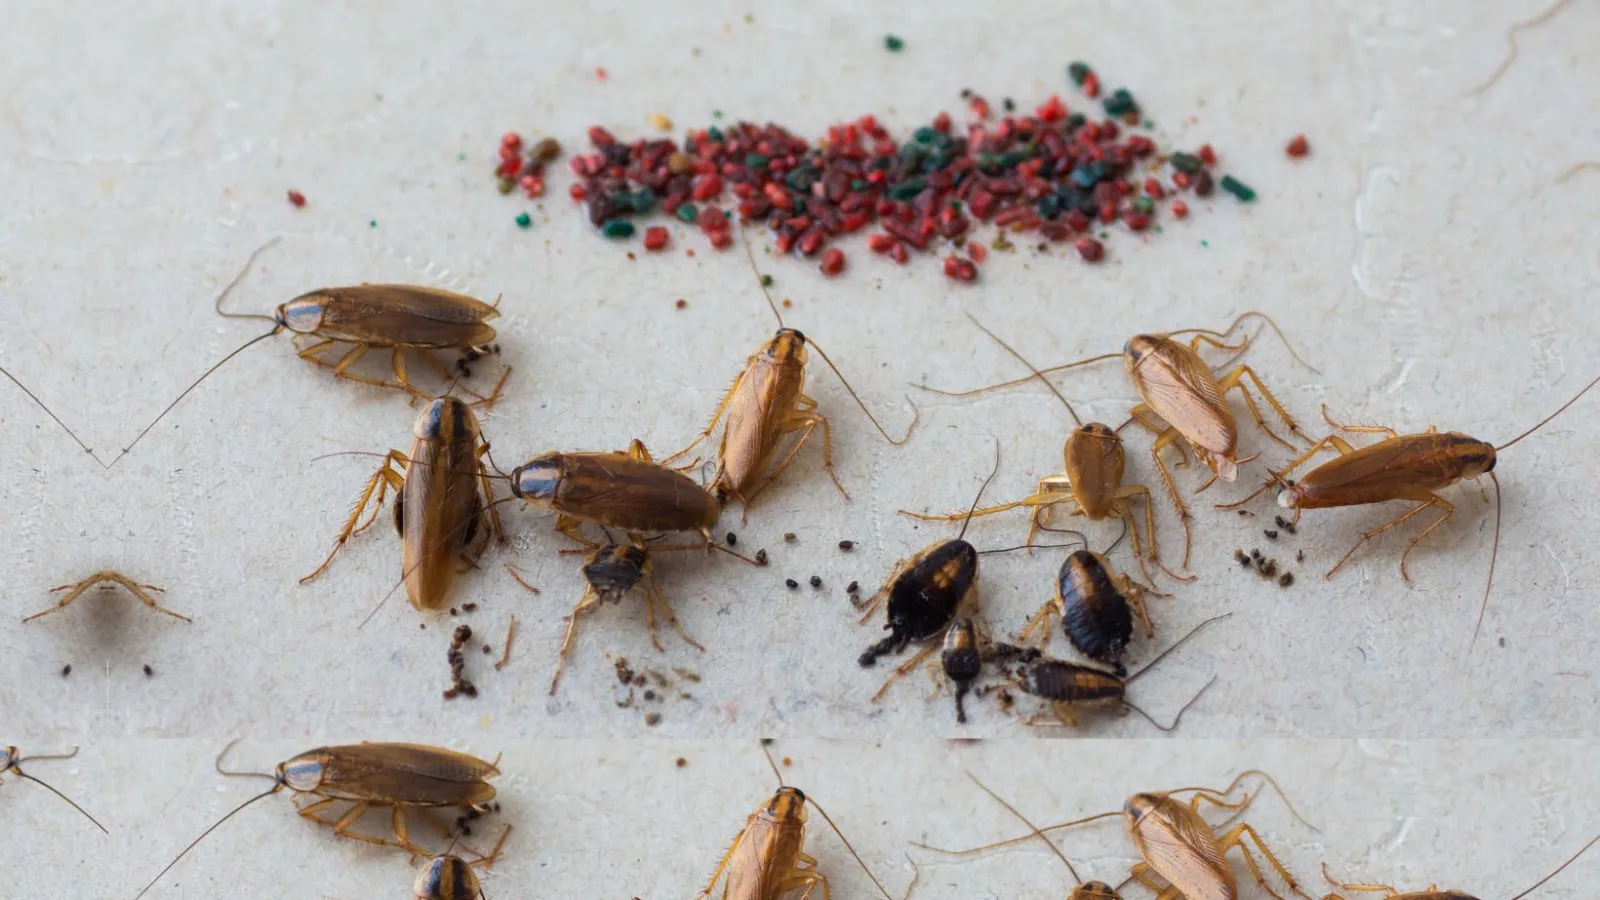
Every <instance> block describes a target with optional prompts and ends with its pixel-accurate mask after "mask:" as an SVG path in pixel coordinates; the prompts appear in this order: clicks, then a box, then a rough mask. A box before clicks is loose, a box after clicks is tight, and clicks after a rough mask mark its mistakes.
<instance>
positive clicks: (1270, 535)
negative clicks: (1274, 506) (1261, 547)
mask: <svg viewBox="0 0 1600 900" xmlns="http://www.w3.org/2000/svg"><path fill="white" fill-rule="evenodd" d="M1261 533H1262V534H1264V535H1266V536H1267V540H1269V541H1275V540H1277V539H1278V533H1277V532H1276V531H1273V530H1272V529H1271V528H1263V529H1261Z"/></svg>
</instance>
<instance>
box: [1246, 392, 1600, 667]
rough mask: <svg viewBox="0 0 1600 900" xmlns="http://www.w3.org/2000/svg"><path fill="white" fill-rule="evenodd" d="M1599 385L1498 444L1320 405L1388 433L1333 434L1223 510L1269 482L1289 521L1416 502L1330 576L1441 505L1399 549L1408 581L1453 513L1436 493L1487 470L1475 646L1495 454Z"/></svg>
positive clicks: (1489, 584)
mask: <svg viewBox="0 0 1600 900" xmlns="http://www.w3.org/2000/svg"><path fill="white" fill-rule="evenodd" d="M1596 384H1600V377H1596V378H1595V380H1593V381H1591V382H1589V383H1588V384H1586V385H1584V387H1583V389H1582V390H1580V391H1578V393H1577V394H1575V395H1573V397H1572V399H1571V400H1568V401H1567V402H1566V403H1563V404H1562V405H1561V408H1560V409H1558V410H1556V411H1555V412H1553V413H1551V414H1550V415H1548V416H1545V417H1544V418H1543V419H1541V420H1540V421H1539V423H1538V424H1537V425H1534V426H1533V427H1532V428H1529V429H1528V430H1527V431H1524V432H1522V433H1521V434H1519V435H1517V436H1516V437H1514V438H1512V439H1511V440H1509V441H1506V442H1505V443H1504V444H1500V445H1499V446H1495V445H1494V444H1490V443H1488V442H1487V441H1480V440H1478V439H1477V438H1474V437H1470V436H1468V435H1465V434H1462V433H1461V432H1459V431H1452V432H1448V433H1443V434H1441V433H1440V432H1439V430H1438V429H1437V428H1434V427H1429V428H1428V430H1427V431H1425V432H1422V433H1421V434H1400V433H1398V432H1396V431H1395V430H1394V429H1393V428H1384V427H1380V426H1373V425H1340V424H1339V423H1337V422H1335V421H1333V419H1332V418H1331V417H1330V416H1329V415H1328V409H1327V407H1326V406H1324V407H1323V408H1322V417H1323V419H1324V420H1326V421H1327V423H1328V424H1329V425H1330V426H1331V427H1333V428H1335V429H1337V430H1339V431H1348V432H1352V433H1357V434H1382V435H1385V436H1386V437H1385V438H1384V440H1381V441H1379V442H1377V443H1376V444H1372V445H1370V446H1367V447H1362V448H1361V449H1359V450H1357V449H1355V448H1354V447H1351V446H1350V444H1349V443H1347V442H1346V441H1345V440H1344V439H1343V438H1341V437H1339V436H1338V435H1337V434H1330V435H1328V436H1327V437H1325V438H1323V439H1322V440H1320V441H1318V442H1317V443H1315V444H1313V445H1312V446H1311V449H1309V450H1307V451H1306V452H1305V453H1302V454H1300V456H1298V457H1296V458H1295V459H1294V460H1293V461H1292V462H1290V463H1289V465H1288V466H1287V467H1285V468H1284V469H1283V470H1282V471H1281V472H1277V473H1274V474H1273V475H1272V480H1271V481H1269V482H1268V483H1267V484H1265V485H1263V486H1262V487H1261V488H1258V489H1257V490H1256V491H1255V492H1254V493H1252V494H1250V495H1249V496H1247V497H1245V498H1244V499H1243V500H1239V501H1237V502H1235V503H1228V504H1223V506H1224V507H1227V508H1231V507H1236V506H1239V505H1240V504H1243V503H1246V502H1248V501H1249V500H1251V499H1252V498H1254V497H1256V496H1257V495H1259V494H1261V493H1262V492H1263V491H1265V490H1267V489H1268V488H1270V487H1272V486H1274V485H1281V486H1282V488H1283V489H1282V490H1281V491H1279V492H1278V505H1279V506H1281V507H1283V508H1285V509H1292V510H1294V518H1293V520H1292V521H1293V522H1294V523H1297V524H1298V523H1299V521H1300V512H1301V510H1306V509H1331V508H1335V507H1341V506H1365V505H1367V504H1371V503H1384V502H1387V501H1390V500H1408V501H1411V502H1413V503H1416V504H1417V505H1416V506H1413V507H1412V508H1411V509H1408V510H1406V511H1405V512H1403V513H1401V514H1400V515H1399V516H1397V517H1395V518H1394V519H1391V520H1390V521H1389V522H1388V523H1386V524H1384V525H1382V526H1380V527H1378V528H1374V529H1373V530H1371V531H1365V532H1362V534H1361V537H1360V539H1359V540H1357V541H1356V542H1355V544H1354V545H1352V546H1351V547H1350V549H1349V550H1348V551H1347V552H1346V553H1345V555H1344V556H1342V557H1340V558H1339V561H1338V562H1337V563H1335V564H1334V566H1333V568H1331V569H1329V570H1328V571H1327V573H1326V575H1324V576H1323V577H1325V578H1331V577H1333V574H1334V573H1335V572H1337V571H1339V569H1340V568H1341V567H1343V566H1344V564H1345V563H1346V562H1348V561H1349V559H1350V557H1351V556H1353V555H1354V554H1355V552H1356V551H1357V550H1359V549H1360V548H1361V545H1362V544H1365V543H1366V542H1367V541H1369V540H1372V539H1373V538H1375V537H1377V536H1378V535H1380V534H1382V533H1384V532H1385V531H1388V530H1389V529H1391V528H1393V527H1395V526H1396V525H1399V524H1401V523H1402V522H1405V521H1406V520H1407V519H1410V518H1411V517H1412V516H1415V515H1417V514H1418V513H1420V512H1422V511H1423V510H1426V509H1430V508H1437V509H1439V510H1440V515H1439V517H1438V518H1437V519H1434V520H1433V521H1432V522H1430V523H1429V524H1428V527H1426V528H1424V529H1422V530H1421V531H1420V532H1418V533H1417V535H1416V537H1413V538H1412V539H1411V541H1410V542H1409V543H1407V544H1406V549H1405V550H1404V551H1403V552H1402V553H1401V554H1400V577H1402V578H1404V579H1405V580H1406V581H1407V582H1408V583H1409V582H1410V581H1411V575H1410V574H1409V573H1408V572H1407V571H1406V558H1407V557H1408V556H1410V555H1411V551H1412V550H1413V549H1415V548H1416V546H1417V543H1418V542H1420V541H1421V540H1422V539H1423V538H1425V537H1427V536H1428V535H1429V533H1431V532H1432V531H1433V530H1434V529H1436V528H1438V527H1439V526H1440V525H1443V524H1444V522H1445V520H1446V519H1448V518H1450V516H1452V515H1453V514H1454V513H1455V511H1456V508H1455V506H1453V505H1451V504H1450V502H1449V501H1447V500H1445V499H1444V498H1443V497H1441V496H1439V495H1438V493H1436V492H1437V491H1440V490H1443V489H1444V488H1447V487H1449V486H1451V485H1453V484H1456V483H1457V482H1461V481H1466V480H1467V479H1470V478H1478V477H1480V476H1483V475H1488V476H1489V480H1490V481H1491V482H1493V483H1494V496H1495V505H1494V548H1493V549H1492V550H1491V551H1490V553H1489V575H1488V578H1487V580H1486V582H1485V584H1484V586H1483V603H1482V605H1481V606H1480V607H1479V609H1478V621H1477V624H1476V625H1474V626H1473V629H1472V640H1471V641H1470V642H1469V643H1468V649H1471V647H1472V645H1474V644H1476V643H1477V640H1478V632H1479V631H1481V630H1482V628H1483V616H1484V613H1485V612H1487V611H1488V609H1489V591H1490V589H1491V588H1493V587H1494V564H1495V561H1496V559H1497V558H1498V557H1499V555H1500V479H1498V478H1496V477H1495V474H1494V467H1495V463H1496V461H1497V460H1498V455H1499V453H1500V451H1502V450H1504V449H1506V448H1507V447H1510V446H1512V445H1513V444H1515V443H1517V442H1518V441H1520V440H1522V439H1523V438H1525V437H1527V436H1528V435H1531V434H1533V433H1534V432H1535V431H1538V430H1539V429H1540V428H1543V427H1544V426H1545V425H1546V424H1547V423H1549V422H1550V420H1551V419H1554V418H1555V417H1556V416H1559V415H1561V414H1562V413H1564V412H1566V411H1567V408H1568V407H1570V406H1571V405H1572V404H1574V403H1577V402H1578V400H1579V398H1581V397H1582V396H1583V395H1584V394H1586V393H1588V392H1589V389H1590V388H1593V387H1594V386H1595V385H1596ZM1325 447H1332V448H1333V449H1334V450H1337V451H1338V452H1339V455H1338V456H1336V457H1334V458H1333V459H1330V460H1328V461H1327V462H1325V463H1323V464H1322V465H1320V466H1317V467H1316V468H1315V469H1312V470H1311V471H1310V472H1307V473H1306V474H1305V475H1304V476H1302V477H1301V478H1300V479H1299V480H1297V481H1291V480H1289V475H1290V473H1291V472H1293V471H1294V470H1295V469H1296V468H1298V467H1300V466H1301V465H1304V464H1305V463H1306V462H1307V461H1308V460H1310V459H1311V457H1312V456H1314V455H1315V454H1316V453H1317V452H1318V451H1320V450H1322V449H1323V448H1325Z"/></svg>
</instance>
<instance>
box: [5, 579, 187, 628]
mask: <svg viewBox="0 0 1600 900" xmlns="http://www.w3.org/2000/svg"><path fill="white" fill-rule="evenodd" d="M117 585H121V586H122V588H123V589H124V590H126V591H127V592H128V593H130V594H132V595H133V596H135V597H137V598H138V599H139V602H140V603H143V604H144V605H145V606H148V607H150V608H151V609H152V610H155V611H156V612H158V613H161V614H163V615H168V616H171V617H173V618H174V619H181V620H183V621H185V622H190V623H192V622H193V621H194V620H193V619H191V618H189V617H188V616H185V615H182V614H179V613H175V612H173V611H172V610H170V609H167V608H166V607H165V606H162V605H161V604H159V603H157V602H156V598H154V597H152V596H150V595H151V594H161V593H165V591H164V590H163V589H161V588H159V587H156V586H155V585H153V584H140V583H138V582H137V581H134V580H133V579H131V578H129V577H127V576H126V575H122V574H120V573H117V572H112V571H110V570H104V571H100V572H96V573H94V574H93V575H90V576H89V577H88V578H85V579H83V580H82V581H80V582H77V583H76V584H63V585H61V586H59V587H53V588H51V589H50V593H52V594H57V593H60V592H62V591H66V592H67V595H66V596H65V597H62V598H61V599H60V600H57V601H56V602H55V604H54V605H53V606H47V607H45V608H44V609H42V610H40V611H38V612H36V613H34V614H33V615H31V616H27V617H25V618H24V619H23V620H22V621H23V622H24V623H28V622H32V621H33V620H34V619H37V618H39V617H41V616H48V615H50V614H51V613H53V612H60V611H61V610H63V609H66V608H67V607H68V606H69V605H71V603H72V601H74V600H76V599H78V598H79V597H82V596H83V595H84V594H85V593H87V592H88V590H89V589H90V588H92V587H97V586H104V587H106V588H110V587H114V586H117Z"/></svg>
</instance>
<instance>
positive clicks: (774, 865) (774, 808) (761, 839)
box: [695, 744, 909, 900]
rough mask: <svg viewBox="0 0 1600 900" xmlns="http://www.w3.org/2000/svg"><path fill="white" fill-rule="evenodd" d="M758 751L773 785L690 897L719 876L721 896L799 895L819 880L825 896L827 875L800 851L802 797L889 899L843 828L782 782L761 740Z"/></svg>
mask: <svg viewBox="0 0 1600 900" xmlns="http://www.w3.org/2000/svg"><path fill="white" fill-rule="evenodd" d="M762 752H763V753H765V754H766V756H767V762H768V764H770V765H771V766H772V773H773V774H774V775H776V776H778V790H777V792H776V793H774V794H773V795H772V796H771V798H769V799H768V800H767V801H766V802H764V803H762V804H761V805H760V806H758V807H756V809H755V812H752V813H751V814H750V817H749V818H748V819H746V820H745V826H744V829H743V830H741V831H740V832H739V834H738V835H736V836H735V837H734V839H733V845H732V846H730V847H729V848H728V852H727V853H726V854H724V855H723V857H722V861H721V862H719V863H717V868H716V871H714V872H712V873H711V880H710V881H708V882H707V883H706V886H705V889H704V890H702V891H701V892H700V893H699V894H696V895H695V900H701V898H705V897H710V896H711V892H712V891H713V890H714V889H716V886H717V882H718V881H722V882H723V885H722V900H779V898H780V897H783V896H784V895H786V894H788V893H789V892H790V891H796V890H801V891H803V893H801V894H800V897H801V898H802V900H804V898H809V897H810V896H811V894H812V892H813V891H815V890H816V889H817V888H818V887H819V886H820V887H821V888H822V898H823V900H829V898H830V897H831V896H832V893H831V891H830V889H829V887H828V878H827V876H825V875H823V874H822V873H821V872H820V871H818V869H817V861H816V859H815V858H813V857H811V856H810V855H808V854H807V853H806V852H805V842H806V804H807V803H809V804H811V806H812V807H813V808H815V809H816V811H817V812H819V813H821V814H822V818H823V819H824V820H825V821H826V822H827V823H828V827H829V828H832V829H833V833H834V834H836V835H838V836H839V840H841V841H844V845H845V849H847V850H849V851H850V855H851V856H853V857H855V860H856V862H857V863H859V864H860V866H861V870H862V871H863V872H866V873H867V877H868V878H870V879H872V883H873V884H874V885H876V886H877V888H878V891H879V892H880V893H881V894H883V896H884V897H885V898H886V900H892V898H890V897H889V892H888V891H887V890H885V889H884V887H883V884H882V883H880V882H879V881H878V877H877V876H876V875H874V874H872V870H871V869H868V868H867V864H866V863H865V862H864V861H863V860H862V859H861V856H860V855H859V854H857V853H856V850H855V848H854V847H852V846H850V841H849V840H847V839H846V838H845V836H844V832H842V831H840V830H839V826H838V825H835V824H834V823H833V817H831V816H829V815H828V813H827V811H826V810H824V809H823V808H822V807H821V806H818V805H817V801H815V800H813V799H811V798H809V797H807V796H806V795H805V793H804V792H803V791H801V790H800V789H799V788H795V787H788V786H786V785H784V783H783V775H782V773H780V772H779V771H778V764H777V763H775V762H773V760H772V753H771V752H770V751H769V750H767V749H766V746H765V744H763V746H762ZM724 875H726V878H724ZM908 893H909V892H908Z"/></svg>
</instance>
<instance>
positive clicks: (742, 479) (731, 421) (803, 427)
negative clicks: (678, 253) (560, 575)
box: [664, 241, 921, 521]
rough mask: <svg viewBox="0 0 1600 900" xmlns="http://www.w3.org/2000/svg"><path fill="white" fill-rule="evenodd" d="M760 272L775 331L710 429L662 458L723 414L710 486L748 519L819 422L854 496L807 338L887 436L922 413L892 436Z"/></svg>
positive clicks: (826, 452)
mask: <svg viewBox="0 0 1600 900" xmlns="http://www.w3.org/2000/svg"><path fill="white" fill-rule="evenodd" d="M745 255H746V256H747V257H748V258H749V260H750V267H751V269H756V262H755V256H754V255H753V254H752V252H751V250H750V244H749V242H748V241H746V242H745ZM756 275H757V283H758V284H760V285H761V292H762V294H763V295H765V296H766V298H767V305H768V306H770V307H771V308H772V314H773V315H774V316H776V317H777V319H778V332H777V334H775V335H773V337H772V339H771V340H769V341H767V342H766V343H765V344H763V345H762V346H761V348H760V349H759V350H757V351H756V352H755V353H753V354H751V355H750V357H749V359H747V360H745V367H744V370H743V371H741V372H740V373H739V376H738V377H737V378H735V379H734V380H733V386H732V387H730V388H728V391H727V393H726V394H724V395H723V397H722V402H721V403H719V404H718V405H717V410H716V412H714V413H712V415H711V421H710V422H708V423H707V424H706V427H705V430H704V431H702V432H700V434H699V435H697V436H696V437H695V439H694V440H692V441H690V442H689V446H687V447H684V448H683V449H682V450H679V451H678V452H677V453H674V454H672V455H671V456H669V457H667V458H666V460H664V462H669V463H670V462H672V461H673V460H675V459H678V458H680V457H682V456H684V455H686V454H687V453H688V452H689V451H690V450H693V449H694V448H695V447H696V446H697V445H699V444H700V442H701V441H704V440H705V439H706V438H708V437H710V436H711V433H712V432H713V431H714V430H716V427H717V422H719V421H723V420H725V422H724V425H723V429H722V441H721V443H720V444H719V445H718V447H717V468H716V473H715V474H714V475H713V476H712V479H711V489H712V490H713V491H714V492H715V493H716V495H717V499H718V500H721V501H722V502H724V503H725V502H727V500H728V498H730V497H732V498H734V499H737V500H738V501H739V502H740V503H741V504H743V506H744V510H743V511H742V515H743V517H744V519H745V520H746V521H748V520H749V507H750V502H751V501H752V500H754V499H755V497H756V495H757V494H759V493H760V492H761V491H762V490H763V489H764V488H766V487H767V486H768V485H770V484H771V483H772V482H773V481H775V480H777V478H778V476H779V475H781V474H783V470H784V469H787V468H788V467H789V464H790V463H791V462H793V461H794V458H795V455H796V454H798V453H799V452H800V448H801V447H803V446H805V444H806V442H807V441H808V440H810V438H811V435H812V433H813V432H815V431H816V430H817V429H818V428H821V429H822V467H823V468H824V469H825V470H827V473H828V477H829V478H831V479H833V486H834V487H836V488H838V489H839V493H841V494H843V495H844V497H845V499H847V500H848V499H849V498H850V492H849V491H846V490H845V489H844V485H842V484H840V483H839V476H838V475H837V474H835V473H834V470H833V435H832V431H831V430H830V428H829V425H828V420H827V418H826V417H824V416H823V415H822V413H820V412H818V411H817V401H815V400H813V399H811V398H810V397H809V396H807V395H806V393H805V385H806V347H807V345H808V344H809V345H810V346H811V347H812V348H815V349H816V351H817V355H819V356H821V357H822V361H823V362H825V363H827V364H828V368H830V369H832V370H833V374H835V375H837V376H838V377H839V382H840V383H841V384H843V385H844V387H845V390H846V391H849V393H850V396H851V398H852V399H854V400H855V402H856V405H857V406H859V407H861V411H862V412H863V413H866V416H867V418H868V419H869V420H870V421H871V422H872V425H873V427H875V428H877V429H878V433H879V434H881V435H883V439H884V440H886V441H888V442H889V443H891V444H893V445H895V446H899V445H901V444H904V443H905V442H906V441H908V440H910V439H911V433H912V431H914V430H915V429H916V427H917V421H918V419H920V417H921V414H920V412H918V413H917V415H916V417H915V418H913V419H912V420H911V425H910V426H909V427H908V428H907V429H906V433H905V435H904V436H903V437H901V438H900V439H899V440H895V439H894V438H892V437H890V436H889V433H888V432H887V431H885V430H884V429H883V426H882V425H881V424H879V422H878V419H877V417H876V416H874V415H873V414H872V411H871V410H869V409H867V405H866V404H865V403H863V402H862V400H861V397H860V396H859V395H857V394H856V391H855V388H853V387H851V386H850V382H848V381H846V380H845V377H844V375H843V374H841V373H840V372H839V368H838V367H837V366H835V365H834V364H833V360H831V359H829V358H828V354H827V353H825V352H823V349H822V348H821V347H820V346H818V345H817V344H816V342H815V341H808V340H807V338H806V336H805V335H804V334H801V333H800V332H799V331H797V330H795V329H793V328H788V327H785V326H784V324H783V314H782V313H780V312H778V305H777V304H776V303H774V302H773V300H772V294H771V293H770V292H768V291H767V288H766V284H765V283H763V282H762V281H761V277H760V275H761V273H760V271H759V270H757V271H756ZM913 408H915V407H913ZM796 432H798V433H799V438H798V439H797V440H795V442H794V443H793V445H792V446H791V447H790V449H789V452H788V453H787V454H786V455H784V457H783V459H782V461H781V462H779V463H778V464H777V466H776V467H775V468H773V467H772V466H771V465H770V463H771V462H772V460H773V458H774V457H775V456H776V455H777V453H778V448H779V446H780V445H781V444H782V443H783V441H784V438H786V437H787V436H788V435H791V434H794V433H796ZM769 469H770V471H769Z"/></svg>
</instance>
